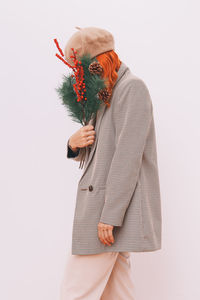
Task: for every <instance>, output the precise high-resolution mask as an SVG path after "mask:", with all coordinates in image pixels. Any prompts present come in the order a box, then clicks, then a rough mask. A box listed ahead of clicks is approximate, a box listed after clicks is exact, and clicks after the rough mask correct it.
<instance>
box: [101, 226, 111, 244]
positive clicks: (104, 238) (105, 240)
mask: <svg viewBox="0 0 200 300" xmlns="http://www.w3.org/2000/svg"><path fill="white" fill-rule="evenodd" d="M102 235H103V240H104V243H105V244H106V245H110V243H109V242H108V241H107V230H105V229H104V230H102Z"/></svg>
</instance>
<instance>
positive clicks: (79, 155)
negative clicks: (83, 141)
mask: <svg viewBox="0 0 200 300" xmlns="http://www.w3.org/2000/svg"><path fill="white" fill-rule="evenodd" d="M85 151H86V147H83V148H79V149H78V151H77V152H74V151H72V150H71V149H70V147H69V139H68V141H67V155H66V156H67V158H71V159H73V160H76V161H80V160H81V159H82V157H83V156H84V155H85Z"/></svg>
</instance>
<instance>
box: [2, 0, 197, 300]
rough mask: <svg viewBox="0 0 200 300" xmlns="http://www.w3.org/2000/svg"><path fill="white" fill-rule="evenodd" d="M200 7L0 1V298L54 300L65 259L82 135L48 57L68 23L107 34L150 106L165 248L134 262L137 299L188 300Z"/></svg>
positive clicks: (192, 278)
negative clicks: (71, 149) (70, 147)
mask: <svg viewBox="0 0 200 300" xmlns="http://www.w3.org/2000/svg"><path fill="white" fill-rule="evenodd" d="M199 9H200V5H199V2H198V1H195V0H190V1H189V0H188V1H186V0H168V1H160V0H152V1H147V0H146V1H145V0H140V1H131V0H130V1H126V0H124V1H105V0H101V1H98V2H97V1H96V2H95V1H88V0H85V1H47V0H46V1H38V0H34V1H22V0H18V1H4V3H2V5H1V10H0V13H1V26H0V31H1V32H0V36H1V55H0V60H1V64H0V71H1V84H2V85H1V89H0V91H1V97H0V103H1V109H0V114H1V118H0V131H1V138H0V139H1V140H0V141H1V147H0V151H1V154H0V166H1V167H0V170H1V190H0V192H1V209H0V237H1V238H0V244H1V245H0V251H1V254H0V266H1V267H0V273H1V275H0V277H1V278H0V280H1V289H0V298H1V299H4V300H11V299H20V300H36V299H37V300H55V299H59V286H60V281H61V277H62V274H63V270H64V263H65V258H66V253H67V251H70V245H71V229H72V219H73V211H74V205H75V193H76V184H77V181H78V179H79V177H80V175H81V172H82V171H81V170H79V169H78V163H77V162H75V161H70V160H67V159H66V157H65V155H66V152H65V148H66V141H67V138H68V137H69V135H71V134H72V133H73V132H74V131H75V130H77V129H78V128H80V125H79V124H77V123H74V122H73V121H72V120H71V119H70V118H69V117H68V116H67V112H66V110H65V109H64V107H63V106H62V105H61V103H60V100H59V99H58V97H57V94H56V92H55V87H57V86H58V84H59V82H61V79H62V74H64V73H65V71H66V67H65V66H64V64H62V63H61V62H60V61H59V60H58V59H57V58H56V57H55V53H56V48H55V45H54V43H53V38H55V37H56V38H58V40H59V42H60V44H61V46H62V47H64V45H65V43H66V41H67V39H68V38H69V37H70V36H71V34H73V33H74V32H75V31H76V29H75V28H74V27H75V26H80V27H86V26H97V27H102V28H105V29H108V30H110V31H111V32H112V33H113V34H114V36H115V41H116V52H117V53H118V54H119V56H120V58H121V59H122V60H123V61H124V62H125V63H126V64H127V65H128V66H129V67H130V68H131V70H132V72H133V73H134V74H136V75H137V76H139V77H141V78H142V79H143V80H144V81H145V82H146V84H147V86H148V88H149V90H150V93H151V96H152V102H153V106H154V118H155V124H156V134H157V149H158V162H159V171H160V183H161V194H162V211H163V248H162V250H160V251H157V252H154V253H137V254H136V253H135V254H132V266H133V276H134V280H135V288H136V294H137V300H146V299H148V300H179V299H180V300H188V299H193V300H198V299H200V290H199V267H200V258H199V253H200V242H199V237H200V218H199V211H200V189H199V166H200V165H199V162H200V159H199V153H200V144H199V137H200V131H199V126H200V123H199V114H200V111H199V101H200V86H199V76H200V71H199V70H200V54H199V53H200V43H199V30H198V28H199V26H200V21H199Z"/></svg>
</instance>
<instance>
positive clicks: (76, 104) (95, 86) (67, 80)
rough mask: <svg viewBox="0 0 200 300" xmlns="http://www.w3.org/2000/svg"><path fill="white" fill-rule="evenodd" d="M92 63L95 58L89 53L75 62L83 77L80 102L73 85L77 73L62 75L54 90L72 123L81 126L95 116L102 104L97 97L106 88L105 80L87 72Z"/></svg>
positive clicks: (76, 78) (98, 75)
mask: <svg viewBox="0 0 200 300" xmlns="http://www.w3.org/2000/svg"><path fill="white" fill-rule="evenodd" d="M56 43H57V41H56ZM57 47H58V43H57ZM58 49H59V51H60V53H61V54H62V50H61V49H60V48H59V47H58ZM56 56H57V57H59V58H60V59H61V60H62V61H64V62H65V63H66V61H65V60H64V59H63V58H62V57H60V56H59V55H58V54H57V55H56ZM62 56H63V54H62ZM73 57H74V56H73ZM94 61H96V62H98V61H97V59H96V57H94V58H91V56H90V54H89V53H88V54H84V55H82V56H81V57H79V58H78V60H77V62H78V64H79V66H82V70H83V74H82V75H84V76H83V78H84V87H85V88H84V92H83V91H82V90H83V88H82V87H81V90H80V94H81V93H82V94H83V93H84V97H83V98H82V99H81V100H80V99H78V96H77V91H76V90H75V85H76V84H77V80H78V77H77V73H76V76H75V75H74V74H69V75H67V76H66V75H63V82H62V83H61V85H60V86H59V87H57V88H56V92H57V93H58V96H59V98H60V99H61V101H62V104H63V105H64V106H65V107H66V109H67V111H68V115H69V116H70V117H71V118H72V119H73V121H75V122H78V123H80V124H82V125H87V124H88V122H89V121H90V119H91V118H92V117H93V116H94V115H96V113H97V111H98V109H99V108H100V106H101V104H102V103H103V101H102V100H101V99H100V98H99V97H98V93H99V92H100V91H101V90H103V89H105V88H106V84H105V79H104V78H102V77H101V75H100V74H94V73H91V72H90V70H89V66H90V64H91V63H93V62H94ZM66 64H68V63H66ZM69 66H70V65H69ZM73 71H74V68H73ZM78 95H79V94H78ZM79 98H80V96H79ZM77 100H78V101H77ZM103 104H104V103H103ZM104 105H105V104H104Z"/></svg>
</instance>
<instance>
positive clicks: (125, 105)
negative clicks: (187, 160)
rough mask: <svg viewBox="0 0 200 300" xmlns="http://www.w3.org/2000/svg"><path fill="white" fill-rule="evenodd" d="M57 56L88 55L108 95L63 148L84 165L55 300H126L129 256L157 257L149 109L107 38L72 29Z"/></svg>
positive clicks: (157, 205)
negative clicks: (147, 253) (99, 68)
mask: <svg viewBox="0 0 200 300" xmlns="http://www.w3.org/2000/svg"><path fill="white" fill-rule="evenodd" d="M77 29H78V31H77V32H76V33H75V34H74V35H73V36H72V37H71V38H70V40H69V41H68V43H67V45H66V48H65V59H66V60H68V61H69V62H70V63H71V61H70V55H71V53H70V49H71V47H73V48H74V49H76V50H77V52H78V55H79V54H80V55H82V54H83V53H86V52H89V53H90V54H91V56H92V57H96V58H97V60H98V61H99V63H100V64H101V66H102V67H103V71H104V73H103V77H104V78H107V87H108V89H109V90H110V92H111V93H112V96H111V98H110V106H109V107H108V106H106V105H102V106H101V108H100V109H99V110H98V113H97V116H96V118H95V119H93V120H91V122H90V124H88V125H86V126H83V127H82V128H80V129H79V130H78V131H77V132H75V133H74V134H73V135H72V136H71V137H70V138H69V139H68V142H67V157H68V158H72V159H74V160H76V161H84V169H83V173H82V176H81V178H80V180H79V183H78V189H77V195H76V207H75V213H74V222H73V233H72V253H71V254H70V256H69V257H68V261H67V265H66V269H65V274H64V278H63V282H62V291H61V298H62V300H72V299H73V300H75V299H87V300H90V299H91V300H99V299H101V300H112V299H113V300H116V299H122V300H129V299H135V297H134V284H133V281H132V277H131V263H130V252H145V251H155V250H159V249H161V201H160V187H159V176H158V166H157V153H156V136H155V128H154V119H153V107H152V102H151V98H150V95H149V91H148V89H147V87H146V85H145V83H144V82H143V80H142V79H140V78H138V77H136V76H135V75H133V74H132V73H131V71H130V69H129V67H128V66H127V65H126V64H125V63H124V62H122V61H120V59H119V58H118V55H117V53H116V52H115V51H114V38H113V36H112V34H111V33H110V32H108V31H107V30H103V29H100V28H96V27H86V28H80V27H77Z"/></svg>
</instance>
